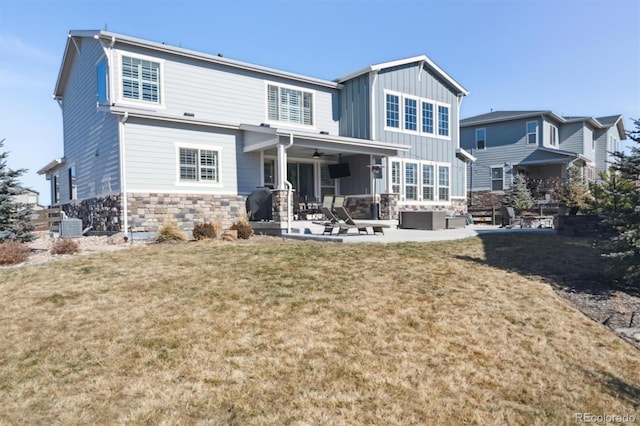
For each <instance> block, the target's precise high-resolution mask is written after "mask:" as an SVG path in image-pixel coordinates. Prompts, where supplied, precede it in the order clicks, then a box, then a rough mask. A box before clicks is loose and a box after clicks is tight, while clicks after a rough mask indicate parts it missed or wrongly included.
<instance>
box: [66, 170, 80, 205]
mask: <svg viewBox="0 0 640 426" xmlns="http://www.w3.org/2000/svg"><path fill="white" fill-rule="evenodd" d="M68 178H69V200H75V199H77V198H78V187H77V185H76V166H72V167H69V175H68Z"/></svg>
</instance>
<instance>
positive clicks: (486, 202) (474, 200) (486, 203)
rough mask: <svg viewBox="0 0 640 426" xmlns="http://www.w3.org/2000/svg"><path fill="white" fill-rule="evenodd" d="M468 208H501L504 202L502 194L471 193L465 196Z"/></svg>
mask: <svg viewBox="0 0 640 426" xmlns="http://www.w3.org/2000/svg"><path fill="white" fill-rule="evenodd" d="M467 199H468V201H469V203H470V206H471V207H473V208H491V207H501V206H502V203H503V201H504V193H503V192H491V191H473V192H469V193H468V194H467Z"/></svg>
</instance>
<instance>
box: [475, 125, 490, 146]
mask: <svg viewBox="0 0 640 426" xmlns="http://www.w3.org/2000/svg"><path fill="white" fill-rule="evenodd" d="M486 135H487V130H486V129H476V149H478V150H482V149H485V148H486V147H487V145H486Z"/></svg>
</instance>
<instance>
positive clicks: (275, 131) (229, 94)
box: [39, 31, 473, 231]
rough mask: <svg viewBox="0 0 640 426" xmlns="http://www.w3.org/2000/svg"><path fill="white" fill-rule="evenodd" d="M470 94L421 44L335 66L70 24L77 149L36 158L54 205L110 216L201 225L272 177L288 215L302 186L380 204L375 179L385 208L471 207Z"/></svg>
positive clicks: (69, 108)
mask: <svg viewBox="0 0 640 426" xmlns="http://www.w3.org/2000/svg"><path fill="white" fill-rule="evenodd" d="M467 93H468V92H467V91H466V90H465V89H464V88H463V87H462V86H461V85H460V84H458V83H457V82H456V81H455V80H453V79H452V78H451V77H450V76H449V75H448V74H446V73H445V72H444V71H443V70H442V69H440V68H439V67H438V66H437V65H436V64H434V63H433V62H432V61H431V60H430V59H429V58H427V57H426V56H424V55H423V56H417V57H413V58H408V59H403V60H398V61H394V62H387V63H383V64H379V65H374V66H370V67H367V68H365V69H363V70H361V71H358V72H355V73H353V74H350V75H348V76H345V77H343V78H339V79H336V80H334V81H327V80H321V79H317V78H313V77H307V76H303V75H297V74H293V73H289V72H284V71H279V70H275V69H270V68H265V67H262V66H258V65H253V64H249V63H244V62H239V61H236V60H232V59H227V58H223V57H221V56H220V55H218V56H215V55H209V54H206V53H201V52H196V51H192V50H187V49H183V48H178V47H173V46H168V45H165V44H161V43H155V42H150V41H146V40H141V39H138V38H133V37H129V36H125V35H120V34H115V33H111V32H107V31H72V32H70V34H69V37H68V41H67V45H66V49H65V53H64V57H63V60H62V66H61V69H60V73H59V77H58V80H57V84H56V87H55V93H54V97H55V99H56V100H57V101H58V102H59V104H60V107H61V109H62V114H63V130H64V157H62V158H60V159H57V160H54V161H52V162H51V163H49V164H48V165H46V166H45V167H43V168H42V169H41V170H40V171H39V173H40V174H45V175H46V177H47V179H49V180H50V181H51V188H52V201H51V202H52V204H54V205H62V206H63V208H64V209H65V211H66V212H67V214H68V215H69V216H72V217H81V218H82V219H83V221H84V222H85V226H87V225H91V226H93V227H94V229H95V230H106V231H119V230H124V229H128V228H129V227H132V228H134V229H136V230H149V231H155V230H156V229H157V227H158V226H159V225H160V224H161V223H162V222H163V221H165V220H166V219H169V218H171V219H175V220H177V221H179V222H181V224H182V226H183V227H184V228H185V229H188V228H190V227H192V226H193V225H194V224H195V223H198V222H202V221H205V220H212V219H213V218H214V216H216V215H220V214H222V215H223V216H224V217H223V219H224V222H225V224H229V223H230V222H231V221H232V220H236V219H237V218H238V217H239V216H241V215H242V210H244V208H245V207H244V206H245V200H246V197H247V195H248V194H250V193H251V192H252V191H253V190H254V189H255V188H256V187H261V186H270V187H273V188H275V191H274V197H273V198H274V220H275V221H276V222H278V221H288V220H291V214H290V211H291V206H292V205H293V204H294V203H293V201H292V198H294V197H296V199H300V200H304V199H309V198H313V199H316V200H319V199H321V198H322V197H323V196H324V195H328V194H341V195H347V196H351V198H352V201H353V202H355V203H357V202H358V200H363V201H361V202H365V203H371V201H372V197H371V194H372V192H373V188H375V193H376V197H377V198H376V199H377V200H379V201H380V202H381V217H383V218H395V217H397V212H398V210H399V209H400V208H411V209H434V208H438V209H458V210H463V209H465V207H466V198H465V197H466V188H465V180H466V162H468V161H472V160H473V157H472V156H470V155H469V154H468V153H466V152H465V151H464V150H462V149H460V146H459V134H458V133H459V107H460V103H461V101H462V98H463V97H464V96H465V95H466V94H467ZM337 164H340V165H341V166H336V167H333V168H332V167H330V166H332V165H337ZM373 164H379V165H381V166H382V170H381V172H376V173H373V174H372V168H371V165H373ZM332 173H341V175H340V176H342V178H339V179H338V178H335V177H336V175H335V174H332ZM332 177H333V178H332ZM289 185H291V186H292V190H293V192H289ZM290 194H294V195H293V196H291V195H290ZM354 200H355V201H354Z"/></svg>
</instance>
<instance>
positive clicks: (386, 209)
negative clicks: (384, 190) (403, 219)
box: [380, 194, 400, 220]
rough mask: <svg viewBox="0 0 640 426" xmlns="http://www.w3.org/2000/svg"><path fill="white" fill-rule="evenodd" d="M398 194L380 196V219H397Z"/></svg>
mask: <svg viewBox="0 0 640 426" xmlns="http://www.w3.org/2000/svg"><path fill="white" fill-rule="evenodd" d="M399 199H400V195H399V194H380V219H382V220H394V219H398V215H399V209H398V201H399Z"/></svg>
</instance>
